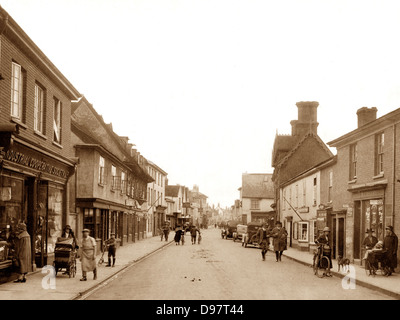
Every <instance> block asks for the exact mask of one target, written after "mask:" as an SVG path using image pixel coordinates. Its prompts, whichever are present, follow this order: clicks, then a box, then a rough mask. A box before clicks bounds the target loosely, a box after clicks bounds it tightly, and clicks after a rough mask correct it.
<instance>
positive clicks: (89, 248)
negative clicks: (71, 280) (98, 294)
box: [81, 229, 97, 281]
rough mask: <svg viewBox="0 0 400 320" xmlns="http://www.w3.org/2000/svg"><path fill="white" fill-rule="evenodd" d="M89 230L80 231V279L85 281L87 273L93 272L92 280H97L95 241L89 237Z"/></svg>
mask: <svg viewBox="0 0 400 320" xmlns="http://www.w3.org/2000/svg"><path fill="white" fill-rule="evenodd" d="M89 234H90V230H89V229H83V230H82V235H83V238H82V245H81V265H82V279H81V281H86V280H87V277H86V275H87V272H90V271H93V280H96V279H97V268H96V240H95V239H94V238H92V237H91V236H89Z"/></svg>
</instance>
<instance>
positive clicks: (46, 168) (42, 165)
mask: <svg viewBox="0 0 400 320" xmlns="http://www.w3.org/2000/svg"><path fill="white" fill-rule="evenodd" d="M5 159H6V160H8V161H11V162H14V163H17V164H20V165H23V166H25V167H29V168H31V169H35V170H38V171H41V172H44V173H48V174H51V175H53V176H56V177H60V178H64V179H66V178H68V172H67V171H65V170H63V169H60V168H58V167H56V166H53V165H51V164H50V163H48V162H46V161H44V160H39V159H36V158H35V157H33V156H30V155H27V154H25V153H22V152H19V151H15V150H12V149H10V150H8V151H7V152H6V155H5Z"/></svg>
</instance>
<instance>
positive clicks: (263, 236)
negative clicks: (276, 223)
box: [257, 223, 269, 261]
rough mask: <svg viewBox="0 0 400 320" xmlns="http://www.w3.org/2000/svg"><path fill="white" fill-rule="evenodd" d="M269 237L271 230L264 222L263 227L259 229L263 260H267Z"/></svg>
mask: <svg viewBox="0 0 400 320" xmlns="http://www.w3.org/2000/svg"><path fill="white" fill-rule="evenodd" d="M268 237H269V232H268V229H267V225H266V224H265V223H263V224H262V227H261V228H260V229H258V230H257V238H258V244H259V246H260V249H261V256H262V260H263V261H265V254H266V253H267V251H268V246H269V243H268Z"/></svg>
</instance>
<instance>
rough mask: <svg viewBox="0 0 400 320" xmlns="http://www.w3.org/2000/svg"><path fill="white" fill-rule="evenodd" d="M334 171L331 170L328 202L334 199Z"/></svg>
mask: <svg viewBox="0 0 400 320" xmlns="http://www.w3.org/2000/svg"><path fill="white" fill-rule="evenodd" d="M332 187H333V172H332V171H329V186H328V202H331V201H332Z"/></svg>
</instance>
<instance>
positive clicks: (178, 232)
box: [174, 226, 183, 245]
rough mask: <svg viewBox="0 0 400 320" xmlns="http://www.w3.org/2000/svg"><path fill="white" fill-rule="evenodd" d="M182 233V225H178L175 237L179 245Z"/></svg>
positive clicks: (176, 243)
mask: <svg viewBox="0 0 400 320" xmlns="http://www.w3.org/2000/svg"><path fill="white" fill-rule="evenodd" d="M182 233H183V230H182V229H181V227H180V226H177V227H176V229H175V237H174V240H175V245H179V244H180V242H181V237H182Z"/></svg>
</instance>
